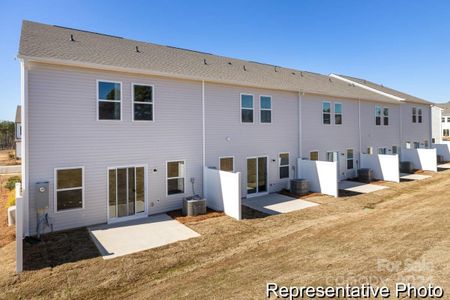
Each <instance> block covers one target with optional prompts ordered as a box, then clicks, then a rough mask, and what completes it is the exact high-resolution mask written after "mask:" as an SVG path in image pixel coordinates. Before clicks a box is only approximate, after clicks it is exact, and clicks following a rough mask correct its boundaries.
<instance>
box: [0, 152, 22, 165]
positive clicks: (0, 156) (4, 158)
mask: <svg viewBox="0 0 450 300" xmlns="http://www.w3.org/2000/svg"><path fill="white" fill-rule="evenodd" d="M10 154H14V150H0V166H12V165H20V160H19V159H15V158H11V156H10Z"/></svg>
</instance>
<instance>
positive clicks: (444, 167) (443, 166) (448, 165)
mask: <svg viewBox="0 0 450 300" xmlns="http://www.w3.org/2000/svg"><path fill="white" fill-rule="evenodd" d="M438 168H441V169H450V163H446V164H442V165H438Z"/></svg>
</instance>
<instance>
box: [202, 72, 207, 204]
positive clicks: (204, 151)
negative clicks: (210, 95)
mask: <svg viewBox="0 0 450 300" xmlns="http://www.w3.org/2000/svg"><path fill="white" fill-rule="evenodd" d="M205 124H206V121H205V81H204V80H202V179H203V180H202V192H203V197H206V178H205V167H206V128H205Z"/></svg>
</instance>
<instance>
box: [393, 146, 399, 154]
mask: <svg viewBox="0 0 450 300" xmlns="http://www.w3.org/2000/svg"><path fill="white" fill-rule="evenodd" d="M392 154H398V147H397V146H392Z"/></svg>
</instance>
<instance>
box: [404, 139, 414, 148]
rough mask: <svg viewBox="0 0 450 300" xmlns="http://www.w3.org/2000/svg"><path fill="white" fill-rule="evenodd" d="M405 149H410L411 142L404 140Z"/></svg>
mask: <svg viewBox="0 0 450 300" xmlns="http://www.w3.org/2000/svg"><path fill="white" fill-rule="evenodd" d="M405 149H412V148H411V142H410V141H406V143H405Z"/></svg>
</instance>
